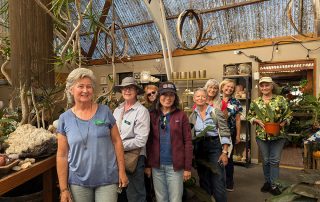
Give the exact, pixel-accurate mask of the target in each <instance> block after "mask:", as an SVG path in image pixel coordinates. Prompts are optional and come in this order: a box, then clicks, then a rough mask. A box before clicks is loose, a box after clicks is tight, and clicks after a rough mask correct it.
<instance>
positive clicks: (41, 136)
mask: <svg viewBox="0 0 320 202" xmlns="http://www.w3.org/2000/svg"><path fill="white" fill-rule="evenodd" d="M51 138H54V139H55V138H56V136H55V135H54V134H52V133H50V132H49V131H47V130H45V129H43V128H36V127H34V126H32V125H30V124H25V125H21V126H19V127H18V128H17V129H16V130H15V131H14V132H12V133H10V135H9V137H8V139H7V140H6V142H7V143H8V144H9V147H8V148H7V149H6V153H7V154H20V153H22V152H23V151H27V150H28V149H33V148H35V147H36V146H39V145H41V144H42V143H43V142H45V141H47V140H49V139H51Z"/></svg>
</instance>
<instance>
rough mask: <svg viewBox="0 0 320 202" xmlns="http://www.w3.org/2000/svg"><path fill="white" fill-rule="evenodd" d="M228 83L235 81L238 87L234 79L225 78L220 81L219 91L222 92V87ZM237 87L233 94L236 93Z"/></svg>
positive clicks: (234, 83)
mask: <svg viewBox="0 0 320 202" xmlns="http://www.w3.org/2000/svg"><path fill="white" fill-rule="evenodd" d="M227 83H233V85H234V87H236V82H235V81H234V80H233V79H224V80H223V81H222V82H221V83H220V87H219V92H220V93H222V88H223V87H224V86H225V85H226V84H227ZM234 91H235V89H234V90H233V92H232V95H233V94H234Z"/></svg>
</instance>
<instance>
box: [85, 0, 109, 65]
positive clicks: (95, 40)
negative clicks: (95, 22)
mask: <svg viewBox="0 0 320 202" xmlns="http://www.w3.org/2000/svg"><path fill="white" fill-rule="evenodd" d="M111 3H112V0H106V1H105V2H104V6H103V9H102V11H101V16H100V19H99V22H100V23H102V24H104V22H105V21H106V18H107V14H108V12H109V9H110V7H111ZM100 31H101V28H100V27H97V30H96V31H95V32H94V36H93V39H92V42H91V45H90V48H89V50H88V54H87V57H88V59H91V58H92V55H93V52H94V50H95V49H96V46H97V43H98V35H99V33H100Z"/></svg>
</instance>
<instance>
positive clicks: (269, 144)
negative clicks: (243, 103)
mask: <svg viewBox="0 0 320 202" xmlns="http://www.w3.org/2000/svg"><path fill="white" fill-rule="evenodd" d="M259 90H260V92H261V96H260V97H258V98H257V99H255V100H254V101H252V103H251V105H250V110H249V113H248V116H247V119H248V120H249V121H250V122H251V124H255V125H256V126H257V127H256V135H257V136H256V141H257V144H258V146H259V149H260V151H261V154H262V158H263V173H264V178H265V183H264V185H263V186H262V187H261V189H260V190H261V192H270V193H271V194H273V195H279V194H281V191H280V189H279V187H277V185H276V183H275V180H277V179H278V178H279V163H280V157H281V151H282V148H283V146H284V144H285V142H286V136H285V130H284V126H285V125H289V123H290V121H291V119H292V116H291V111H290V109H289V106H288V102H287V100H286V99H285V98H284V97H283V96H280V95H274V94H273V90H274V83H273V81H272V78H271V77H262V78H261V79H260V80H259ZM267 105H268V106H270V107H271V109H272V111H273V112H274V113H275V119H276V120H275V122H280V127H281V130H280V132H279V134H278V135H273V136H270V135H268V134H267V133H266V131H265V123H266V122H269V120H268V119H269V118H270V117H268V116H267V110H266V106H267ZM255 108H258V109H259V111H260V112H261V114H262V115H263V117H265V118H264V120H261V118H259V116H258V115H257V109H256V110H255Z"/></svg>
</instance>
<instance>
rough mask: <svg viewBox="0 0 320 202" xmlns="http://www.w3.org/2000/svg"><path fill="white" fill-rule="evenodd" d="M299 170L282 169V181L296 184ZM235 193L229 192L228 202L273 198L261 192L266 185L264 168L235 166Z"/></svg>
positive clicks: (250, 201)
mask: <svg viewBox="0 0 320 202" xmlns="http://www.w3.org/2000/svg"><path fill="white" fill-rule="evenodd" d="M300 172H301V171H300V170H297V169H288V168H280V179H281V180H285V181H289V182H296V181H297V179H296V176H297V174H299V173H300ZM234 178H235V186H234V192H228V202H263V201H265V199H267V198H269V197H271V196H272V195H271V194H269V193H262V192H260V188H261V187H262V185H263V183H264V179H263V171H262V166H261V165H260V164H259V165H252V166H250V167H249V168H245V167H242V166H235V175H234Z"/></svg>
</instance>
